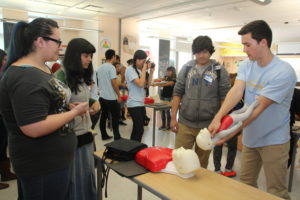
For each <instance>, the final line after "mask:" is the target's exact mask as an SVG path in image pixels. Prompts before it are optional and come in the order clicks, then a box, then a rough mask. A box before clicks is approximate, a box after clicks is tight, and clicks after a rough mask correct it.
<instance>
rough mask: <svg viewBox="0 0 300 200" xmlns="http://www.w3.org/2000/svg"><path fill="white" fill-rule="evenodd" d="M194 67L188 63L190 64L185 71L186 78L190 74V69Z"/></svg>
mask: <svg viewBox="0 0 300 200" xmlns="http://www.w3.org/2000/svg"><path fill="white" fill-rule="evenodd" d="M192 67H193V66H190V65H188V66H187V67H186V69H185V72H184V78H186V77H187V75H188V73H189V71H190V70H191V69H192Z"/></svg>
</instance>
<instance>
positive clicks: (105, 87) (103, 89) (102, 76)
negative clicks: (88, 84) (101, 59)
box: [97, 63, 118, 100]
mask: <svg viewBox="0 0 300 200" xmlns="http://www.w3.org/2000/svg"><path fill="white" fill-rule="evenodd" d="M97 76H98V77H97V78H98V84H99V85H98V87H99V90H100V97H101V98H103V99H106V100H117V99H118V97H117V94H116V92H115V91H114V89H113V87H112V82H111V80H112V79H115V78H117V72H116V68H115V67H114V66H113V65H112V64H110V63H104V64H102V65H101V66H100V67H99V68H98V70H97Z"/></svg>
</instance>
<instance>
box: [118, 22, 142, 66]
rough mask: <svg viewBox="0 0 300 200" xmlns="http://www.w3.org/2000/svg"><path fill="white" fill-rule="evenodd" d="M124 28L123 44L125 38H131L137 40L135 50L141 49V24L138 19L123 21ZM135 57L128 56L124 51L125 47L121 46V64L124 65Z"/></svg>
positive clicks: (122, 32)
mask: <svg viewBox="0 0 300 200" xmlns="http://www.w3.org/2000/svg"><path fill="white" fill-rule="evenodd" d="M121 23H122V27H121V43H122V40H123V37H124V36H131V37H133V38H134V39H135V42H136V43H135V48H134V49H135V50H137V49H139V47H140V45H139V22H138V21H137V19H134V18H128V19H123V20H122V21H121ZM132 57H133V53H132V54H128V53H126V52H125V51H124V49H123V45H122V44H121V62H122V64H126V65H127V63H126V61H127V60H128V59H130V58H132Z"/></svg>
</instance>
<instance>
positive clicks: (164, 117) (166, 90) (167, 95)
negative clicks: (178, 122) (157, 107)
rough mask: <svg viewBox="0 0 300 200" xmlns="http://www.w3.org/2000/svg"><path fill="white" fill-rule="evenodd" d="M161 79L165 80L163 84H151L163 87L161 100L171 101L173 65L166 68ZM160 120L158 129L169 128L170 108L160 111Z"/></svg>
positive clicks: (174, 72)
mask: <svg viewBox="0 0 300 200" xmlns="http://www.w3.org/2000/svg"><path fill="white" fill-rule="evenodd" d="M163 80H164V81H166V83H163V84H159V83H154V84H152V85H153V86H159V87H163V90H162V93H161V100H162V101H168V102H171V101H172V96H173V88H174V85H175V83H176V70H175V68H174V67H168V68H167V75H166V76H165V78H164V79H163ZM161 121H162V126H161V127H160V128H159V130H170V123H171V115H170V110H162V111H161Z"/></svg>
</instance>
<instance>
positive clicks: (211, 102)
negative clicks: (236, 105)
mask: <svg viewBox="0 0 300 200" xmlns="http://www.w3.org/2000/svg"><path fill="white" fill-rule="evenodd" d="M218 70H219V72H217V71H218ZM229 89H230V81H229V75H228V73H227V71H226V69H225V68H224V67H222V66H220V65H219V64H218V63H217V62H216V61H215V60H211V62H210V65H209V66H208V67H206V68H205V70H204V71H203V72H200V71H199V70H198V69H197V66H196V61H195V60H191V61H189V62H188V63H187V64H185V65H184V66H183V67H182V69H181V71H180V72H179V75H178V78H177V81H176V84H175V87H174V91H173V96H180V97H182V99H181V105H180V108H179V119H178V121H179V122H180V123H182V124H184V125H186V126H188V127H191V128H205V127H207V126H208V125H209V124H210V122H211V121H212V119H213V117H214V116H215V114H216V113H217V112H218V110H219V108H220V102H221V101H222V100H224V99H225V96H226V94H227V92H228V91H229Z"/></svg>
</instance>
